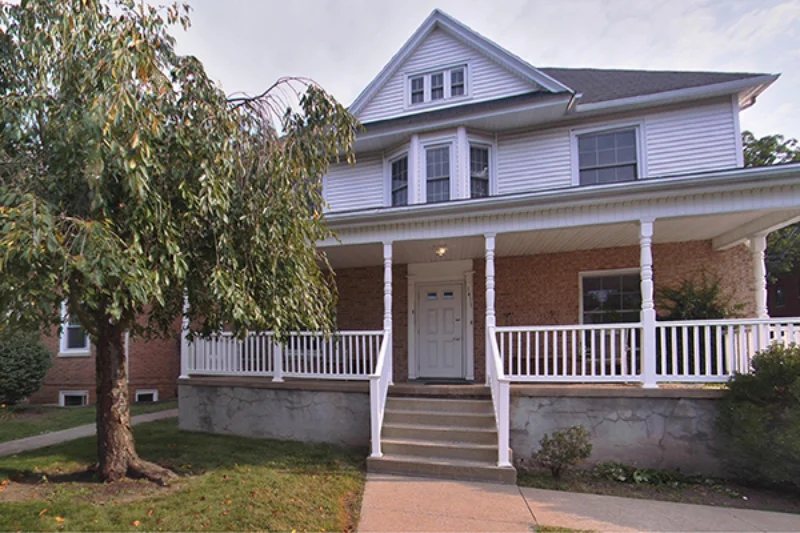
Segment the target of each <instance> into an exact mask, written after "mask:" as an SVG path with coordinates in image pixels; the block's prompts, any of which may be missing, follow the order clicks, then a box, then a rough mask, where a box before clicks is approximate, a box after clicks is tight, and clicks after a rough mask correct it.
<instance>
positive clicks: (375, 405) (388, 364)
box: [369, 329, 392, 457]
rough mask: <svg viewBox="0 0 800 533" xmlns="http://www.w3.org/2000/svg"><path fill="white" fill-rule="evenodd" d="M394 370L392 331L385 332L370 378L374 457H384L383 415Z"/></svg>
mask: <svg viewBox="0 0 800 533" xmlns="http://www.w3.org/2000/svg"><path fill="white" fill-rule="evenodd" d="M391 368H392V330H390V329H387V330H386V331H384V332H383V341H382V342H381V348H380V351H379V352H378V361H377V362H376V363H375V371H374V372H373V373H372V374H370V376H369V416H370V432H371V435H372V438H371V440H372V454H371V456H372V457H382V456H383V453H382V451H381V430H382V429H383V414H384V411H385V409H386V397H387V396H388V395H389V385H390V384H391V381H392V380H391V376H392V372H391Z"/></svg>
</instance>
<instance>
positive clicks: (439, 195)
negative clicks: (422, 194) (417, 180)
mask: <svg viewBox="0 0 800 533" xmlns="http://www.w3.org/2000/svg"><path fill="white" fill-rule="evenodd" d="M425 181H426V184H427V200H428V202H446V201H447V200H449V199H450V147H449V146H438V147H435V148H428V149H427V150H425Z"/></svg>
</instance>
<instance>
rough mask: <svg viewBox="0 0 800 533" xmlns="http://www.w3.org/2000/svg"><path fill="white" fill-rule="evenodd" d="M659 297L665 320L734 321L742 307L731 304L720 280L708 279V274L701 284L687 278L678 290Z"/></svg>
mask: <svg viewBox="0 0 800 533" xmlns="http://www.w3.org/2000/svg"><path fill="white" fill-rule="evenodd" d="M657 297H658V307H659V309H660V310H661V311H664V313H663V316H662V318H661V319H662V320H710V319H716V318H733V317H735V316H736V315H737V313H738V312H739V311H741V307H742V306H741V305H733V304H731V301H730V298H728V297H726V296H724V295H723V294H722V285H721V283H720V280H719V278H718V277H712V278H709V277H708V275H706V273H705V272H703V274H702V277H701V278H700V282H699V283H697V282H695V281H694V280H691V279H685V280H683V281H682V282H681V284H680V285H679V286H678V287H677V288H669V287H665V288H662V289H660V290H659V291H658V295H657Z"/></svg>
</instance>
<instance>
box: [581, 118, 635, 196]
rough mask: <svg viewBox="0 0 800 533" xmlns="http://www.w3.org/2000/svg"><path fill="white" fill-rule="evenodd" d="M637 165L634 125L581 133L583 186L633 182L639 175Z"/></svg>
mask: <svg viewBox="0 0 800 533" xmlns="http://www.w3.org/2000/svg"><path fill="white" fill-rule="evenodd" d="M638 164H639V162H638V158H637V148H636V129H635V128H628V129H624V130H615V131H604V132H597V133H585V134H583V135H579V136H578V168H579V183H580V184H581V185H598V184H602V183H616V182H621V181H633V180H635V179H637V178H638V172H639V169H638Z"/></svg>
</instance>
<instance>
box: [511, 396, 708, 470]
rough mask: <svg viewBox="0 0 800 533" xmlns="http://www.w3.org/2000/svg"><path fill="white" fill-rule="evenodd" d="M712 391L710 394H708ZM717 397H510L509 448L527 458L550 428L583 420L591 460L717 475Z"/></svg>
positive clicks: (581, 423)
mask: <svg viewBox="0 0 800 533" xmlns="http://www.w3.org/2000/svg"><path fill="white" fill-rule="evenodd" d="M709 396H710V395H709ZM717 402H718V400H717V399H716V398H712V397H706V398H686V397H620V396H618V397H569V396H567V397H565V396H556V395H553V396H549V397H547V396H536V397H531V396H521V395H514V396H512V398H511V448H512V449H513V450H514V458H515V460H520V459H521V460H522V461H523V464H525V463H527V462H528V461H529V459H530V457H531V454H532V453H533V452H535V451H536V450H538V449H539V440H540V439H541V438H542V436H544V435H545V434H546V433H548V434H552V432H553V431H555V430H558V429H563V428H567V427H570V426H574V425H582V426H583V427H585V428H586V429H588V430H589V431H590V432H591V434H592V455H591V457H590V459H589V463H591V464H595V463H599V462H603V461H616V462H620V463H625V464H630V465H636V466H641V467H645V468H662V469H664V468H667V469H674V468H677V469H680V470H681V471H682V472H685V473H699V474H719V473H720V472H721V466H720V464H719V461H718V459H717V458H716V456H715V454H714V450H713V444H714V442H713V440H714V420H715V418H716V407H717Z"/></svg>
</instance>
